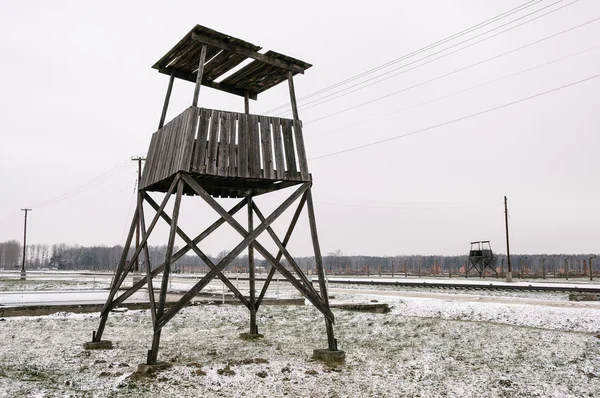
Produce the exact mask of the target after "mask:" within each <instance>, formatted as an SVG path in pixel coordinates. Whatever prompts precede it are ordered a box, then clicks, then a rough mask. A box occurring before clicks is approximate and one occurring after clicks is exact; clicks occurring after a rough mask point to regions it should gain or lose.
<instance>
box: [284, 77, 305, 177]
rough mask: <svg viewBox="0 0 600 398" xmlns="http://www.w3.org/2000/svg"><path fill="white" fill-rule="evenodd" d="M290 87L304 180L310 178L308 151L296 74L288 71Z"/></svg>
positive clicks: (301, 172)
mask: <svg viewBox="0 0 600 398" xmlns="http://www.w3.org/2000/svg"><path fill="white" fill-rule="evenodd" d="M288 86H289V88H290V102H291V104H292V114H293V116H294V135H295V137H296V147H297V150H298V163H299V164H300V175H301V176H302V179H303V180H308V179H309V178H310V176H309V173H308V160H307V158H306V149H305V147H304V136H303V135H302V123H301V122H300V117H299V116H298V104H297V103H296V90H295V89H294V73H293V72H292V71H288Z"/></svg>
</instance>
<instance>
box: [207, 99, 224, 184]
mask: <svg viewBox="0 0 600 398" xmlns="http://www.w3.org/2000/svg"><path fill="white" fill-rule="evenodd" d="M220 119H221V112H219V111H215V110H213V111H212V112H211V114H210V133H209V139H208V156H207V157H206V173H207V174H217V155H218V153H217V150H218V146H219V124H220Z"/></svg>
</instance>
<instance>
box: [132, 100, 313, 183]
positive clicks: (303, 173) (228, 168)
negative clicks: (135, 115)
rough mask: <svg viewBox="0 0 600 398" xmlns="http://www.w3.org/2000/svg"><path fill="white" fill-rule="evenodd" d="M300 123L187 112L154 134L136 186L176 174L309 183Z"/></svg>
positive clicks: (216, 112) (202, 110) (195, 110)
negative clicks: (187, 173) (180, 171)
mask: <svg viewBox="0 0 600 398" xmlns="http://www.w3.org/2000/svg"><path fill="white" fill-rule="evenodd" d="M298 137H300V138H302V130H301V124H299V122H296V123H295V122H294V121H293V120H291V119H281V118H277V117H269V116H259V115H251V114H244V113H237V112H225V111H219V110H213V109H205V108H195V107H190V108H188V109H187V110H186V111H184V112H183V113H182V114H180V115H179V116H177V117H176V118H175V119H173V120H172V121H170V122H169V123H168V124H166V125H165V126H164V127H163V128H162V129H160V130H159V131H157V132H156V133H154V135H153V136H152V141H151V143H150V148H149V150H148V155H147V161H146V166H145V167H144V173H143V175H142V182H141V184H140V186H141V187H142V188H145V187H147V186H149V185H152V184H154V183H156V182H159V181H161V180H163V179H165V178H168V177H170V176H172V175H173V174H175V173H177V172H178V171H179V170H183V171H191V172H193V173H199V174H207V175H214V176H219V177H236V178H248V179H252V180H256V179H269V180H293V181H308V180H309V178H310V177H309V174H308V166H307V160H306V154H305V153H304V143H303V142H302V141H299V140H298Z"/></svg>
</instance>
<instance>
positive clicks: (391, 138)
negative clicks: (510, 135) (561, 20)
mask: <svg viewBox="0 0 600 398" xmlns="http://www.w3.org/2000/svg"><path fill="white" fill-rule="evenodd" d="M598 77H600V74H597V75H593V76H590V77H587V78H585V79H582V80H578V81H576V82H573V83H569V84H566V85H564V86H560V87H556V88H553V89H551V90H548V91H544V92H541V93H537V94H534V95H531V96H529V97H525V98H521V99H519V100H516V101H512V102H508V103H506V104H503V105H499V106H496V107H494V108H490V109H486V110H484V111H481V112H477V113H472V114H470V115H467V116H463V117H460V118H458V119H454V120H450V121H447V122H444V123H440V124H436V125H434V126H429V127H426V128H423V129H420V130H415V131H412V132H410V133H406V134H401V135H396V136H394V137H390V138H386V139H383V140H379V141H375V142H371V143H368V144H364V145H360V146H357V147H353V148H348V149H344V150H341V151H337V152H332V153H328V154H325V155H321V156H317V157H314V158H311V159H309V160H316V159H322V158H327V157H330V156H335V155H340V154H342V153H346V152H352V151H356V150H359V149H363V148H367V147H370V146H375V145H379V144H382V143H384V142H389V141H393V140H397V139H399V138H404V137H408V136H411V135H415V134H419V133H423V132H425V131H429V130H433V129H436V128H438V127H443V126H447V125H449V124H453V123H457V122H460V121H463V120H466V119H470V118H472V117H475V116H480V115H484V114H486V113H490V112H493V111H496V110H499V109H503V108H507V107H509V106H511V105H516V104H519V103H521V102H525V101H528V100H530V99H533V98H537V97H541V96H543V95H546V94H550V93H553V92H555V91H559V90H562V89H564V88H568V87H572V86H575V85H577V84H581V83H584V82H587V81H590V80H592V79H596V78H598Z"/></svg>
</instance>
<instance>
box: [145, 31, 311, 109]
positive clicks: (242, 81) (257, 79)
mask: <svg viewBox="0 0 600 398" xmlns="http://www.w3.org/2000/svg"><path fill="white" fill-rule="evenodd" d="M203 45H206V46H207V49H206V57H205V60H206V61H205V63H204V73H203V75H202V85H204V86H207V87H211V88H214V89H217V90H221V91H225V92H228V93H231V94H236V95H241V96H245V95H246V94H247V95H248V97H249V98H252V99H256V96H257V95H258V94H259V93H262V92H263V91H266V90H268V89H270V88H271V87H274V86H276V85H277V84H279V83H281V82H283V81H284V80H287V78H288V71H291V72H292V73H293V74H294V75H296V74H298V73H304V71H305V70H306V69H308V68H310V67H311V66H312V65H311V64H309V63H306V62H304V61H300V60H298V59H295V58H292V57H289V56H287V55H283V54H280V53H277V52H275V51H267V52H265V53H259V50H261V49H262V47H260V46H257V45H254V44H252V43H249V42H247V41H244V40H241V39H238V38H235V37H232V36H229V35H226V34H224V33H221V32H217V31H215V30H212V29H209V28H207V27H204V26H202V25H196V26H195V27H194V28H193V29H192V30H190V32H189V33H188V34H186V35H185V36H184V37H183V39H181V40H180V41H179V42H178V43H177V44H176V45H175V47H173V48H172V49H171V50H170V51H169V52H168V53H166V54H165V55H164V56H163V57H162V58H161V59H160V60H159V61H158V62H156V63H155V64H154V65H153V66H152V67H153V68H154V69H157V70H158V71H159V72H160V73H164V74H166V75H171V73H173V74H174V76H175V77H177V78H179V79H183V80H188V81H190V82H196V71H197V70H198V66H199V62H200V53H201V51H202V46H203ZM247 59H252V60H253V61H252V62H250V63H248V64H247V65H245V66H243V67H241V68H240V69H238V70H236V71H235V72H233V73H231V74H229V75H228V76H223V75H225V74H227V72H230V71H232V69H234V68H236V67H237V66H238V65H240V64H241V63H242V62H244V61H245V60H247ZM221 77H223V78H221ZM220 78H221V79H220Z"/></svg>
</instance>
